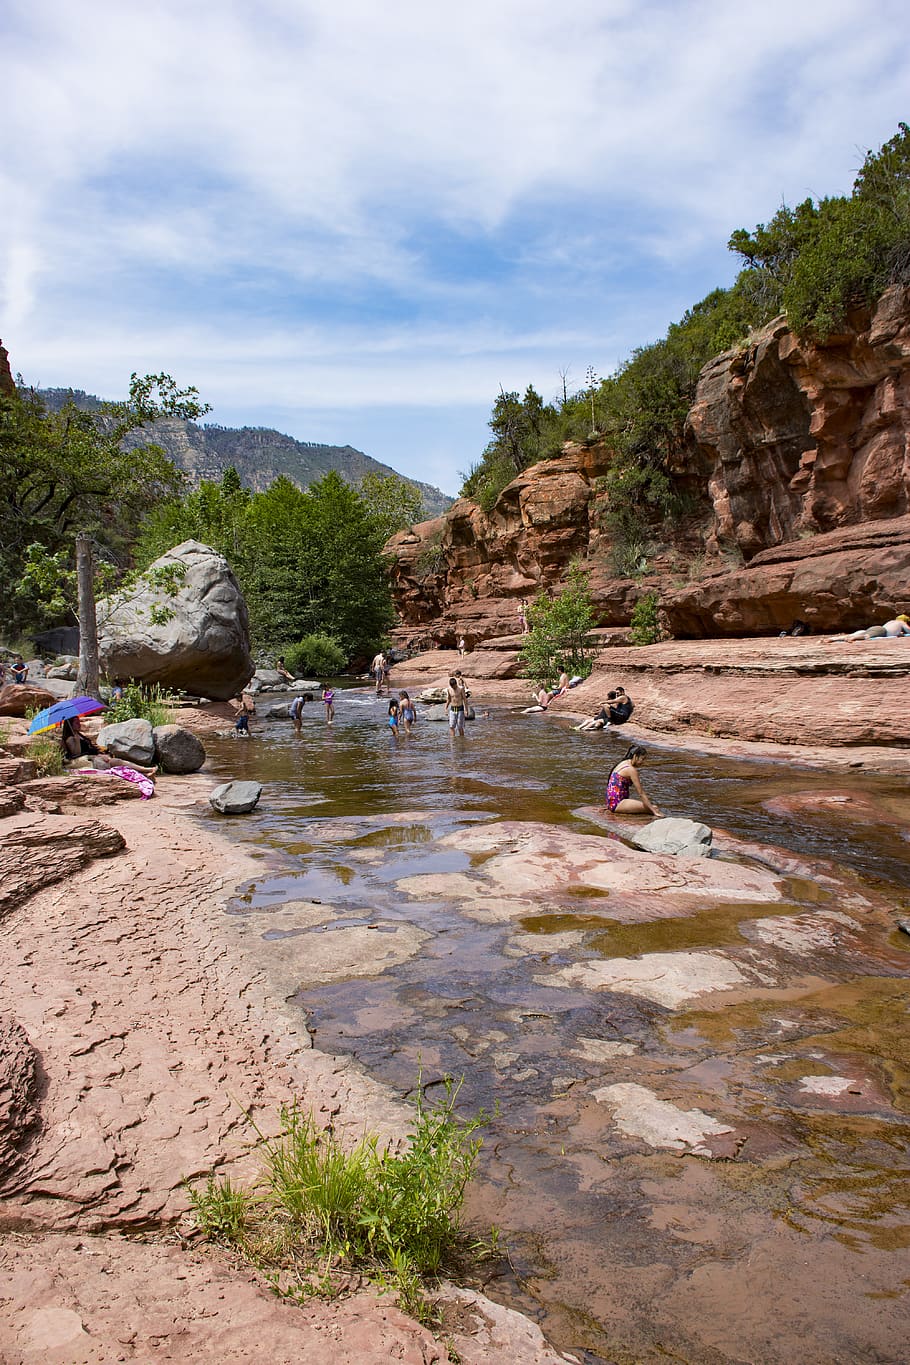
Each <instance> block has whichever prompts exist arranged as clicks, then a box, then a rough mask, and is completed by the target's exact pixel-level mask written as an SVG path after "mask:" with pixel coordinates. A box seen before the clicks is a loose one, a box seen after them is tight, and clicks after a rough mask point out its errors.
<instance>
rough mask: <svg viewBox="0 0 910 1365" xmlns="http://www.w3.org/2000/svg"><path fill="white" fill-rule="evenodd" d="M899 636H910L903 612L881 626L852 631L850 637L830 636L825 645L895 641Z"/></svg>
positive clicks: (907, 622)
mask: <svg viewBox="0 0 910 1365" xmlns="http://www.w3.org/2000/svg"><path fill="white" fill-rule="evenodd" d="M901 635H910V617H908V616H906V615H905V614H904V613H903V612H902V613H901V615H900V616H895V618H894V620H893V621H886V622H885V624H884V625H883V626H868V627H866V628H865V629H864V630H854V631H853V632H852V633H851V634H850V635H832V636H831V637H830V638H829V639H827V640H826V641H825V644H826V645H833V644H840V643H843V642H846V641H847V640H897V639H899V637H900V636H901Z"/></svg>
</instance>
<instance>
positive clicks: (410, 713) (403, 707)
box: [398, 692, 417, 735]
mask: <svg viewBox="0 0 910 1365" xmlns="http://www.w3.org/2000/svg"><path fill="white" fill-rule="evenodd" d="M398 705H399V708H400V715H401V719H402V720H403V721H404V732H405V734H406V735H409V734H410V733H411V726H412V725H413V724H414V722H415V720H416V719H417V712H416V711H415V710H414V706H413V703H412V702H411V698H410V697H409V696H408V694H407V692H402V694H401V697H400V698H399V702H398Z"/></svg>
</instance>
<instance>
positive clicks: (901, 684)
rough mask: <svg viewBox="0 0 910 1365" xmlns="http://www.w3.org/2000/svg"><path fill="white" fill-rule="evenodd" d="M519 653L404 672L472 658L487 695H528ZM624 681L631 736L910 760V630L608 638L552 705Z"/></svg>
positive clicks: (451, 656)
mask: <svg viewBox="0 0 910 1365" xmlns="http://www.w3.org/2000/svg"><path fill="white" fill-rule="evenodd" d="M519 643H520V641H518V640H517V639H516V640H515V642H514V648H515V650H517V646H518V644H519ZM511 657H512V658H514V652H513V655H512V656H511ZM509 659H510V656H509V654H508V653H507V652H504V651H503V650H493V649H489V648H485V649H483V650H478V651H476V653H470V654H467V655H466V656H465V658H464V659H461V658H460V657H459V656H458V654H457V652H456V651H453V650H438V651H430V652H427V653H425V654H421V655H417V656H415V657H414V658H412V659H409V660H407V661H406V662H404V663H401V664H397V665H396V666H395V668H394V669H393V670H392V683H393V686H394V687H408V688H410V689H411V691H412V694H413V691H414V690H415V689H419V688H421V687H425V686H435V685H437V684H439V683H440V682H442V683H443V685H444V680H445V678H446V677H447V676H448V674H449V673H450V672H451V671H452V669H453V668H459V667H460V668H461V669H462V670H463V672H464V674H465V677H466V678H467V679H468V683H469V686H470V688H471V691H472V700H473V701H474V702H475V703H480V704H481V705H482V704H483V703H484V702H494V703H495V702H510V703H513V704H522V705H527V704H529V703H530V696H529V693H530V683H529V682H527V681H525V680H522V679H519V678H515V677H514V676H513V677H510V676H507V675H506V670H507V667H508V663H509ZM618 685H622V686H623V687H625V688H626V690H627V691H628V692H629V694H630V695H631V696H632V698H633V699H634V701H635V708H636V709H635V714H634V717H633V723H632V724H629V725H627V726H625V727H624V728H623V734H626V733H628V734H629V736H630V738H634V737H636V736H637V734H638V733H640V732H651V733H656V734H657V735H659V736H660V738H661V742H664V743H667V744H671V745H675V746H679V747H682V748H692V749H709V748H713V749H714V751H715V752H724V753H731V754H733V753H737V754H745V753H746V752H748V746H751V745H759V746H762V749H761V751H758V750H756V751H755V756H766V757H772V758H773V757H785V758H786V759H787V760H788V761H792V760H793V759H794V758H795V757H796V758H798V757H801V756H806V757H811V760H812V761H813V762H821V763H824V764H830V765H832V766H840V765H842V764H844V763H850V762H855V761H860V760H862V761H864V762H867V763H868V764H869V766H882V765H883V764H884V765H886V766H888V767H893V766H894V764H897V765H898V766H902V765H904V766H906V767H907V769H910V747H908V746H910V734H908V731H907V726H906V720H905V712H906V698H907V692H908V688H910V639H908V640H885V641H863V642H851V643H843V644H826V643H825V642H824V641H823V640H822V638H821V637H816V636H809V637H806V636H803V637H797V638H795V639H794V638H789V637H787V638H783V639H779V638H773V639H739V640H668V641H665V642H663V643H661V644H656V645H649V646H647V647H642V648H635V647H633V646H618V647H612V648H607V649H602V650H601V651H600V653H599V654H598V656H597V658H596V661H595V667H594V672H593V673H592V674H591V677H590V678H588V679H587V680H586V681H585V682H584V683H582V684H581V685H580V686H578V687H576V688H573V689H572V691H571V692H569V693H568V695H567V696H565V697H560V698H559V699H558V700H556V701H554V702H553V703H552V704H551V707H550V712H549V715H550V716H556V717H558V716H563V717H565V718H567V719H568V718H575V717H581V716H585V715H591V714H593V713H594V712H595V711H596V710H597V708H598V706H599V705H600V703H601V702H602V700H603V699H604V698H605V697H606V694H607V692H608V691H610V690H611V689H612V688H614V687H616V686H618ZM768 746H776V749H777V750H778V751H779V752H776V751H775V750H774V748H770V749H769V747H768Z"/></svg>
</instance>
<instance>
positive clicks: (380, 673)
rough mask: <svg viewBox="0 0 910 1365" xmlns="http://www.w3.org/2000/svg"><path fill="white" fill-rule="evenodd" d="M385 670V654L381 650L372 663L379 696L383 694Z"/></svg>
mask: <svg viewBox="0 0 910 1365" xmlns="http://www.w3.org/2000/svg"><path fill="white" fill-rule="evenodd" d="M385 671H386V661H385V655H384V654H383V652H382V650H380V651H379V653H378V654H376V655H375V656H374V658H373V662H372V663H371V664H370V672H371V673H372V675H373V677H374V678H375V679H376V695H377V697H381V696H382V683H383V679H384V678H385Z"/></svg>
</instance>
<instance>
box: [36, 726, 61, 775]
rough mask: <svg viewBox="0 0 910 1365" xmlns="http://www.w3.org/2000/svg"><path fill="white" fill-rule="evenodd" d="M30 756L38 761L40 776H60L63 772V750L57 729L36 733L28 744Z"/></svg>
mask: <svg viewBox="0 0 910 1365" xmlns="http://www.w3.org/2000/svg"><path fill="white" fill-rule="evenodd" d="M28 756H29V758H31V759H34V761H35V763H37V765H38V776H39V777H59V776H60V775H61V773H62V772H63V750H62V748H61V747H60V737H59V734H58V732H57V731H56V730H52V731H50V732H48V733H47V734H41V735H36V736H35V738H34V739H33V740H32V741H31V743H30V744H29V746H28Z"/></svg>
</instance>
